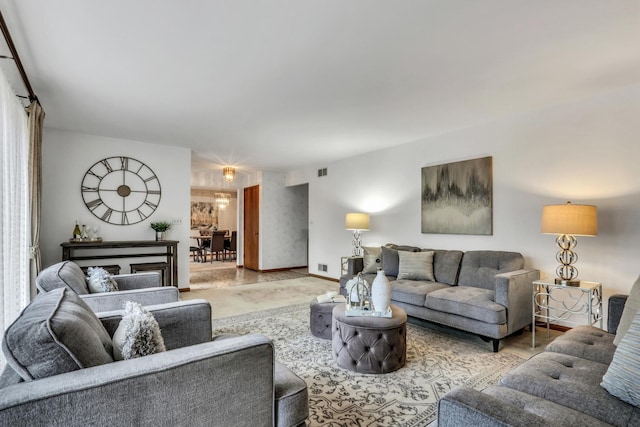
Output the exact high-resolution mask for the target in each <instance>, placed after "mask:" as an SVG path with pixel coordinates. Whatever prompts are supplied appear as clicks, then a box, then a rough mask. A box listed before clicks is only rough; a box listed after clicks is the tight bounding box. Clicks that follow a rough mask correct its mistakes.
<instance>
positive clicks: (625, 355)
mask: <svg viewBox="0 0 640 427" xmlns="http://www.w3.org/2000/svg"><path fill="white" fill-rule="evenodd" d="M602 386H603V387H604V388H605V389H607V391H608V392H609V393H611V394H612V395H614V396H616V397H617V398H618V399H621V400H624V401H625V402H627V403H630V404H632V405H634V406H635V407H636V408H640V313H637V314H636V316H635V317H634V318H633V321H632V322H631V326H629V329H628V330H627V332H626V333H625V334H624V337H623V338H622V341H620V344H618V349H617V350H616V351H615V353H614V355H613V361H611V364H610V365H609V369H607V373H606V374H604V377H603V378H602Z"/></svg>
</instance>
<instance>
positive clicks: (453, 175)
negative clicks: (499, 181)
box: [422, 157, 493, 235]
mask: <svg viewBox="0 0 640 427" xmlns="http://www.w3.org/2000/svg"><path fill="white" fill-rule="evenodd" d="M422 232H423V233H434V234H478V235H491V234H493V157H482V158H479V159H473V160H464V161H460V162H454V163H446V164H441V165H435V166H427V167H424V168H422Z"/></svg>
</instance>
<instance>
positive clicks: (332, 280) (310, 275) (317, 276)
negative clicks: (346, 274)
mask: <svg viewBox="0 0 640 427" xmlns="http://www.w3.org/2000/svg"><path fill="white" fill-rule="evenodd" d="M309 277H315V278H318V279H324V280H328V281H330V282H338V283H340V279H334V278H333V277H327V276H319V275H317V274H313V273H309Z"/></svg>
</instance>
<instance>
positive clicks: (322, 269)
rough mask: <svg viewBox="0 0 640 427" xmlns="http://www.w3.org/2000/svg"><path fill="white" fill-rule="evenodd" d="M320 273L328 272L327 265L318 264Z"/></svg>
mask: <svg viewBox="0 0 640 427" xmlns="http://www.w3.org/2000/svg"><path fill="white" fill-rule="evenodd" d="M318 271H324V272H326V271H327V264H318Z"/></svg>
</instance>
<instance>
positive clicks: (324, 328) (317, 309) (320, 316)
mask: <svg viewBox="0 0 640 427" xmlns="http://www.w3.org/2000/svg"><path fill="white" fill-rule="evenodd" d="M338 304H340V303H337V302H318V300H317V299H315V298H314V299H313V300H312V301H311V304H310V308H311V314H310V315H309V328H310V329H311V335H313V336H314V337H318V338H322V339H325V340H330V339H331V312H332V311H333V308H334V307H335V306H336V305H338Z"/></svg>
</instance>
